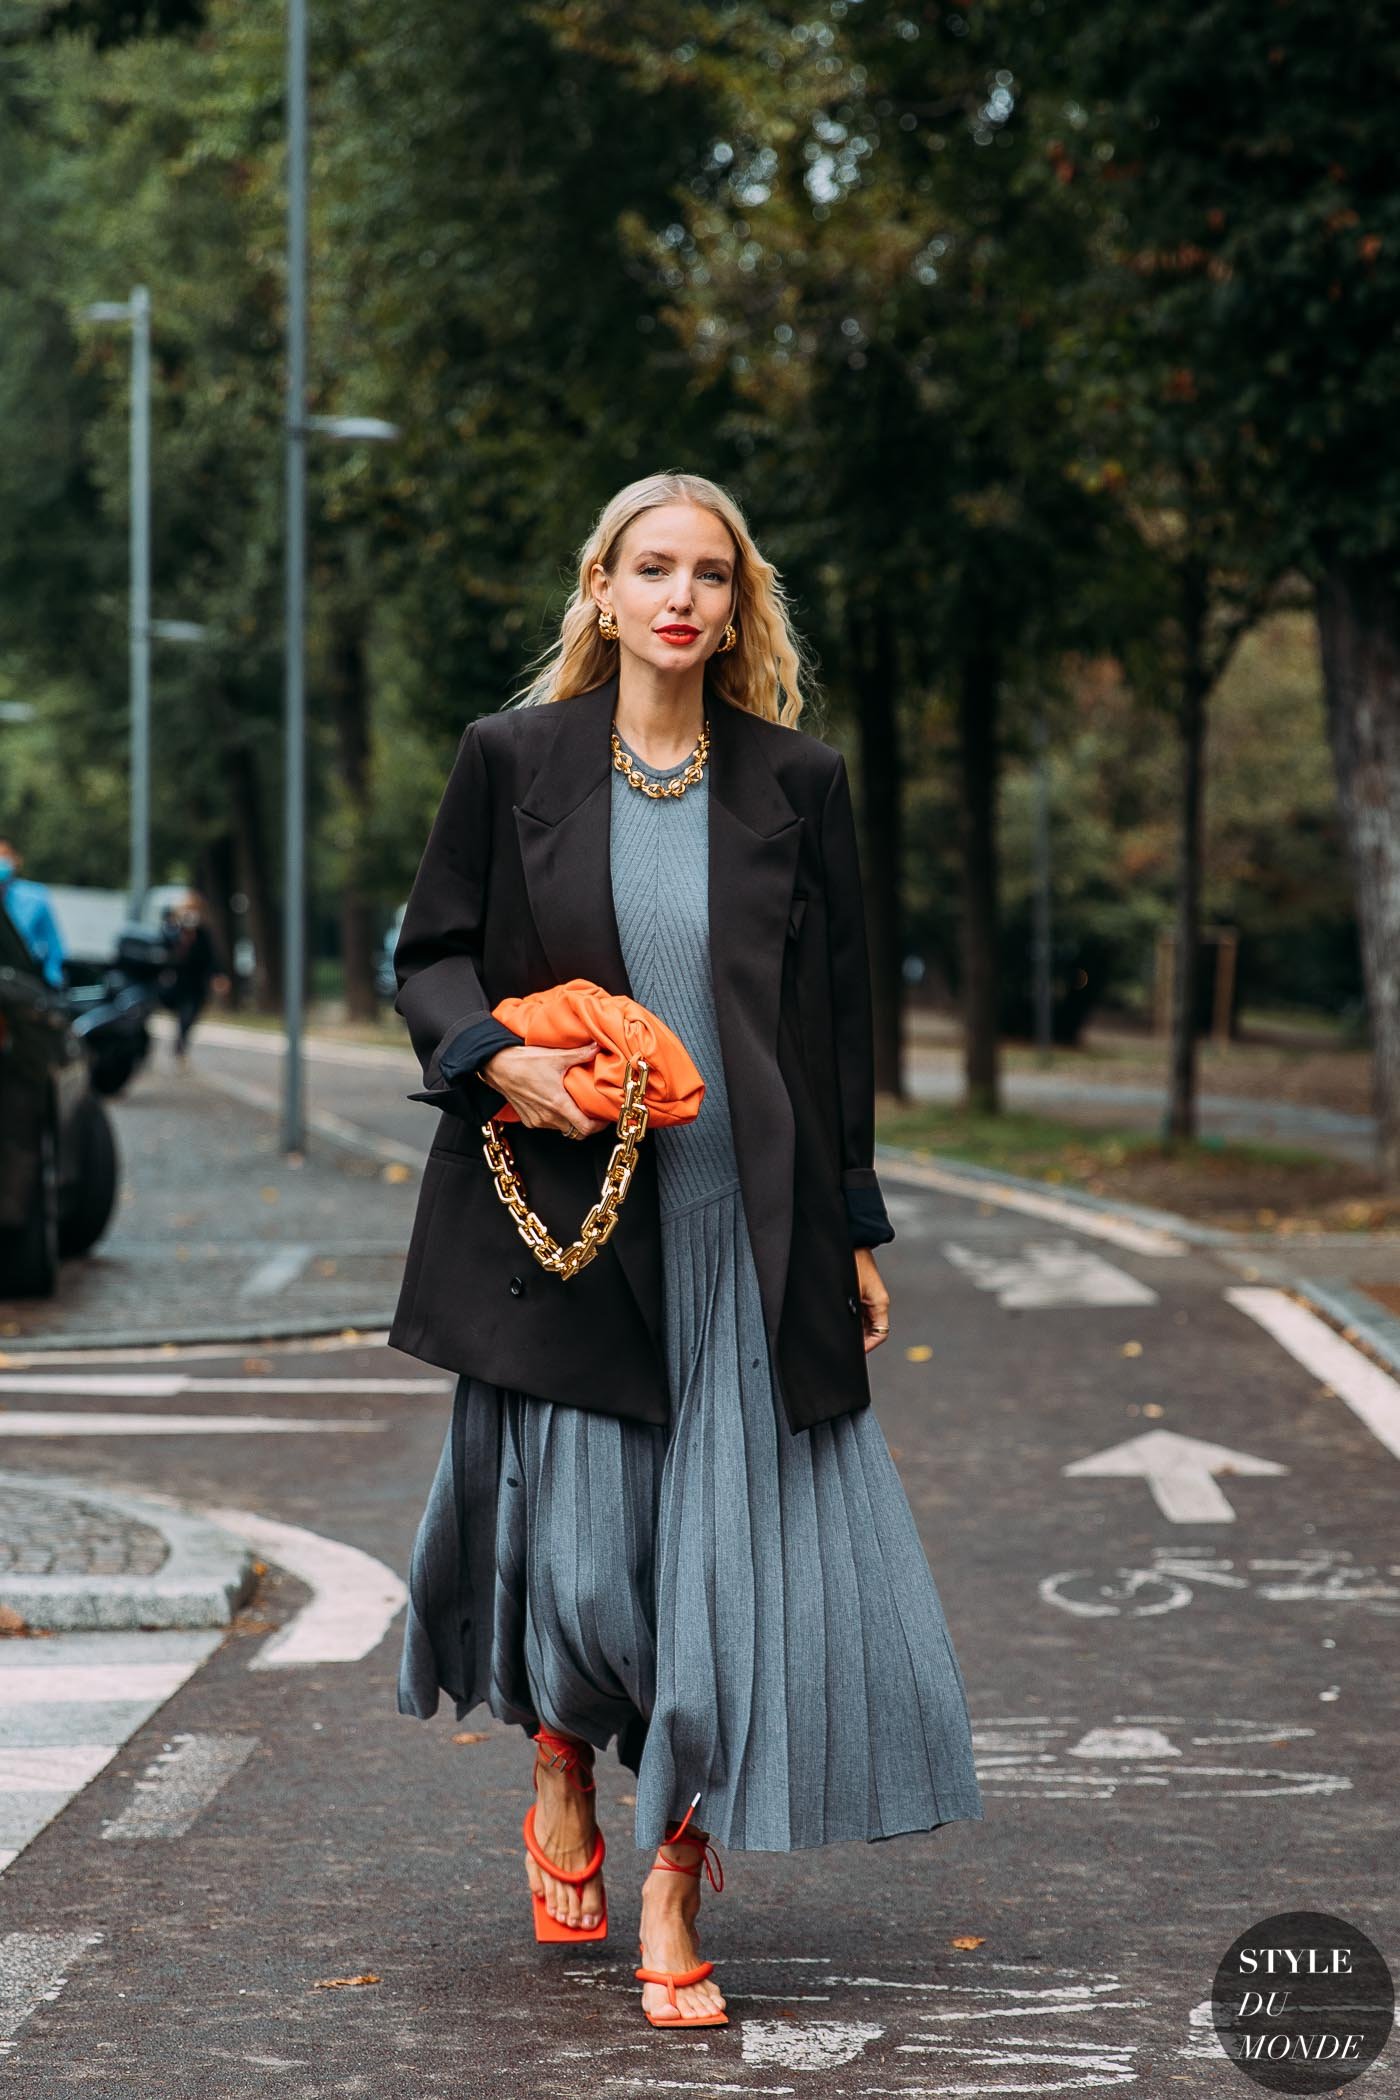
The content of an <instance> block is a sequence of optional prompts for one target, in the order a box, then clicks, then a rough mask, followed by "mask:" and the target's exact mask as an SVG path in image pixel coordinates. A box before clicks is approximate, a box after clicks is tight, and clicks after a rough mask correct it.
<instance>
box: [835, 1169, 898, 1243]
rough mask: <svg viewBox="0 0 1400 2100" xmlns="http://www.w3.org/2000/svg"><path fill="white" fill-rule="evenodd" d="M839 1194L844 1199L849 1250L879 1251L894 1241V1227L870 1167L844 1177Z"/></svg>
mask: <svg viewBox="0 0 1400 2100" xmlns="http://www.w3.org/2000/svg"><path fill="white" fill-rule="evenodd" d="M842 1194H843V1195H844V1196H845V1198H846V1218H847V1222H848V1223H849V1225H850V1228H851V1245H852V1246H853V1247H883V1246H884V1244H885V1242H886V1241H887V1240H892V1239H893V1238H894V1227H893V1225H891V1223H890V1220H889V1213H888V1212H887V1211H886V1209H885V1199H884V1197H883V1196H882V1195H881V1193H880V1183H879V1179H878V1177H877V1175H876V1173H875V1169H874V1168H873V1167H860V1168H853V1169H852V1170H851V1171H850V1172H849V1173H847V1174H846V1175H845V1176H844V1178H843V1181H842Z"/></svg>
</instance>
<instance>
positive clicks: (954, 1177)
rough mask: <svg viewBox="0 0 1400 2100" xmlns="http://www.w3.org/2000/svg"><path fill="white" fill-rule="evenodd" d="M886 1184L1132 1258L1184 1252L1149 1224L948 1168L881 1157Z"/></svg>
mask: <svg viewBox="0 0 1400 2100" xmlns="http://www.w3.org/2000/svg"><path fill="white" fill-rule="evenodd" d="M886 1177H888V1178H889V1179H890V1180H891V1181H894V1182H899V1181H907V1182H913V1183H914V1184H915V1186H917V1187H919V1188H929V1189H941V1190H942V1191H943V1192H944V1193H945V1194H947V1195H950V1196H967V1197H969V1198H971V1200H972V1201H973V1202H975V1203H994V1204H997V1205H998V1206H999V1207H1000V1208H1001V1209H1002V1210H1020V1211H1024V1212H1026V1214H1027V1215H1028V1216H1029V1217H1033V1218H1049V1219H1050V1220H1052V1222H1053V1223H1054V1224H1056V1225H1066V1226H1068V1227H1069V1228H1070V1230H1071V1231H1072V1232H1075V1233H1077V1234H1078V1235H1079V1236H1080V1238H1082V1239H1091V1240H1110V1241H1111V1242H1112V1243H1113V1245H1114V1246H1115V1247H1122V1248H1124V1249H1125V1250H1126V1251H1127V1252H1128V1253H1131V1254H1153V1255H1169V1254H1185V1253H1186V1252H1187V1245H1186V1242H1185V1241H1184V1240H1180V1239H1177V1238H1176V1236H1175V1235H1174V1234H1173V1233H1170V1232H1164V1231H1162V1230H1160V1229H1159V1228H1158V1227H1156V1226H1154V1225H1140V1224H1138V1223H1137V1221H1136V1220H1135V1219H1133V1218H1125V1217H1120V1216H1119V1215H1118V1214H1117V1213H1116V1212H1113V1211H1098V1210H1090V1209H1088V1207H1087V1206H1085V1207H1082V1208H1081V1206H1080V1205H1078V1204H1076V1203H1067V1202H1066V1201H1065V1200H1064V1198H1063V1197H1062V1196H1049V1195H1047V1196H1042V1195H1040V1194H1038V1193H1037V1191H1035V1190H1034V1189H1018V1188H1011V1187H1009V1186H1008V1185H1007V1184H1006V1183H1005V1182H1000V1181H983V1180H982V1179H981V1178H980V1177H979V1178H977V1179H976V1180H974V1179H973V1177H972V1176H971V1175H964V1174H957V1173H954V1172H952V1171H951V1170H950V1169H949V1168H947V1167H935V1166H934V1165H933V1164H932V1163H931V1162H930V1161H927V1160H900V1161H898V1162H896V1161H892V1160H887V1159H882V1160H881V1161H880V1178H881V1180H884V1179H885V1178H886Z"/></svg>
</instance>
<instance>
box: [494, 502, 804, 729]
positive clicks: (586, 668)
mask: <svg viewBox="0 0 1400 2100" xmlns="http://www.w3.org/2000/svg"><path fill="white" fill-rule="evenodd" d="M665 503H693V504H695V505H697V506H698V507H699V508H700V509H701V510H708V511H712V512H713V513H714V515H715V516H716V517H717V518H718V519H719V520H720V521H721V523H722V524H723V525H725V526H726V527H727V528H728V531H729V534H730V537H731V538H732V539H733V542H734V545H735V548H736V550H737V559H736V567H735V597H734V610H733V612H732V614H731V615H730V617H731V619H732V620H733V623H734V626H735V628H736V630H737V631H738V636H739V639H738V641H737V642H736V643H735V645H734V647H733V648H732V649H729V650H726V651H724V652H723V653H719V652H716V653H715V654H713V655H711V656H710V657H709V659H708V660H707V664H706V669H707V672H708V673H709V674H710V675H711V676H712V677H713V679H714V682H715V686H716V688H717V690H718V691H719V693H720V694H721V695H722V697H723V698H724V699H726V700H728V701H729V702H731V704H732V705H733V706H735V707H741V708H743V709H745V710H746V712H747V713H749V714H751V715H761V716H762V717H763V718H764V719H765V720H766V721H769V722H780V723H781V724H782V725H783V727H784V728H785V729H793V728H795V727H796V726H797V720H798V717H799V715H800V714H801V713H802V710H803V708H804V707H805V706H806V705H807V701H808V698H809V696H811V695H812V693H813V689H814V683H815V681H814V678H813V669H812V661H811V658H810V655H809V652H808V650H807V647H806V645H805V643H804V642H803V641H802V640H801V639H800V638H799V636H798V635H797V633H796V631H795V629H794V627H793V624H792V616H791V613H790V611H789V608H788V602H787V597H786V594H785V593H784V590H783V586H782V583H781V580H780V578H779V575H778V571H777V570H776V569H775V568H774V566H773V564H772V562H770V561H765V560H764V558H763V556H762V555H761V554H760V553H759V551H758V548H757V546H756V545H755V543H754V538H753V534H752V533H751V532H750V531H749V528H748V525H747V524H746V523H745V520H744V514H743V512H742V511H741V510H740V508H739V506H738V504H737V503H736V502H735V500H734V498H733V497H732V496H731V495H730V494H729V491H728V490H727V489H723V488H721V487H720V485H719V483H718V482H715V481H710V480H708V479H707V478H706V476H705V475H703V474H684V473H663V474H647V475H644V476H643V477H642V479H641V480H640V481H629V482H628V484H627V486H626V487H625V488H621V489H619V490H618V492H617V494H616V495H615V496H613V497H612V498H611V499H610V500H609V501H608V502H607V503H605V504H604V506H603V508H602V510H601V511H600V512H599V514H598V517H597V519H596V520H595V522H594V525H593V529H592V531H591V532H590V533H589V535H588V538H587V539H586V540H585V541H584V543H583V546H582V547H581V548H580V549H579V555H578V579H577V582H576V583H575V585H574V589H573V592H572V594H571V596H570V598H569V602H568V604H567V605H566V606H565V608H564V617H563V619H562V621H561V622H560V627H559V635H558V639H557V640H556V641H555V642H554V643H553V644H552V645H551V646H550V647H549V648H548V649H547V650H546V651H545V652H544V655H543V657H542V658H540V659H537V660H536V666H535V669H534V673H533V676H532V677H531V678H530V679H529V680H528V681H527V683H526V684H525V685H524V686H523V687H522V688H521V689H520V690H519V691H518V692H516V693H513V694H512V695H511V698H510V699H509V701H508V702H507V703H506V704H507V706H510V707H537V706H540V705H542V704H543V703H544V702H545V701H549V700H568V699H571V698H572V697H573V695H574V694H575V693H586V692H588V691H590V690H591V688H592V687H594V686H597V685H601V684H602V683H603V680H604V679H605V678H607V677H609V676H610V675H611V674H612V672H614V671H615V670H616V669H617V652H618V644H617V643H616V642H615V641H611V642H610V641H607V640H605V639H604V637H603V636H602V635H601V634H600V633H599V631H598V607H597V604H596V602H595V600H594V597H593V592H592V588H591V584H590V577H591V575H592V571H593V564H594V563H595V562H601V563H602V565H603V567H604V568H605V569H606V570H607V572H608V574H609V575H610V576H611V575H613V574H614V573H615V571H616V568H617V561H618V554H619V550H620V547H621V543H622V536H623V534H624V533H625V532H626V530H627V528H628V526H629V525H630V524H631V523H632V521H633V520H634V519H635V518H639V517H641V515H642V514H643V512H644V511H649V510H657V509H659V508H660V506H661V505H662V504H665ZM804 687H805V688H806V691H804Z"/></svg>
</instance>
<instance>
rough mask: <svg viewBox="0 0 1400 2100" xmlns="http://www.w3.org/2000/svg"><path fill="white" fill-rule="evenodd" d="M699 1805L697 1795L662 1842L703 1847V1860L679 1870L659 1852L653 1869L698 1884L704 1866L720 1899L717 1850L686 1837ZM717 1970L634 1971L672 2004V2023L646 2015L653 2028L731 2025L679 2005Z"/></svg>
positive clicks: (724, 2016)
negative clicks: (680, 1995) (684, 1993)
mask: <svg viewBox="0 0 1400 2100" xmlns="http://www.w3.org/2000/svg"><path fill="white" fill-rule="evenodd" d="M699 1801H700V1796H699V1795H698V1794H697V1795H696V1796H695V1799H694V1801H692V1802H691V1804H690V1806H689V1808H688V1809H687V1810H686V1812H685V1814H684V1815H683V1816H682V1817H681V1822H680V1828H679V1830H677V1832H676V1834H675V1836H674V1837H668V1838H664V1839H663V1840H662V1843H663V1844H667V1845H679V1844H682V1843H684V1844H687V1845H698V1846H699V1847H700V1857H699V1859H697V1860H696V1862H695V1864H694V1866H693V1867H682V1866H678V1865H677V1863H676V1861H675V1860H673V1859H663V1858H662V1856H661V1854H660V1852H658V1853H657V1855H656V1858H655V1860H654V1861H653V1863H652V1864H653V1866H657V1867H669V1868H670V1870H671V1872H672V1873H673V1874H693V1875H694V1876H695V1878H696V1880H697V1881H698V1880H699V1878H700V1869H701V1866H702V1865H703V1867H704V1869H705V1872H706V1874H707V1875H708V1876H709V1882H710V1887H711V1888H712V1889H713V1890H714V1892H715V1894H716V1895H718V1894H719V1892H720V1890H721V1889H722V1888H723V1887H724V1868H723V1866H721V1865H720V1857H719V1850H718V1847H716V1846H712V1845H711V1843H710V1840H709V1839H708V1838H694V1837H692V1838H688V1837H686V1836H685V1834H684V1833H685V1826H686V1824H687V1823H688V1822H689V1821H690V1819H691V1817H692V1816H693V1815H694V1813H695V1810H696V1808H697V1806H698V1805H699ZM711 1852H713V1853H714V1856H715V1857H714V1866H711V1864H710V1854H711ZM715 1867H718V1868H719V1879H718V1881H716V1879H715ZM637 1951H638V1953H640V1952H641V1942H640V1940H639V1941H638V1943H637ZM714 1966H715V1965H714V1963H713V1962H712V1961H702V1962H697V1963H696V1965H695V1967H694V1968H693V1969H634V1970H633V1971H632V1973H633V1975H634V1976H637V1977H640V1979H641V1981H642V1982H643V1983H664V1984H665V1986H666V1995H667V1997H668V1998H669V1999H670V2001H671V2006H672V2017H671V2018H670V2019H662V2018H658V2017H657V2015H656V2014H655V2013H651V2012H649V2013H647V2018H648V2019H649V2020H650V2022H651V2024H652V2026H653V2027H727V2026H728V2025H729V2015H728V2013H727V2012H707V2013H683V2012H682V2011H681V2010H680V2007H679V2005H678V2004H677V2002H676V1992H677V1991H678V1990H684V1989H685V1987H686V1985H687V1984H690V1983H703V1982H704V1980H705V1978H706V1977H707V1976H708V1975H710V1974H711V1972H712V1971H713V1969H714ZM642 2010H643V2012H646V2007H645V2006H643V2007H642Z"/></svg>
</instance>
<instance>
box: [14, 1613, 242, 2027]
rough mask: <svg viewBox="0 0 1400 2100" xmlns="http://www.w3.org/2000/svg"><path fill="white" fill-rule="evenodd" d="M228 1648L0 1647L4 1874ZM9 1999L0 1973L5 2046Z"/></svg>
mask: <svg viewBox="0 0 1400 2100" xmlns="http://www.w3.org/2000/svg"><path fill="white" fill-rule="evenodd" d="M222 1639H223V1633H222V1631H221V1630H218V1629H210V1630H209V1631H207V1632H198V1633H63V1634H55V1635H51V1636H48V1637H46V1638H45V1639H43V1640H37V1641H5V1642H0V1730H3V1737H4V1747H3V1748H0V1873H3V1871H4V1870H5V1868H7V1867H8V1866H10V1864H11V1863H12V1862H13V1861H14V1860H16V1859H17V1858H18V1857H19V1855H20V1853H21V1852H22V1851H23V1850H24V1848H25V1846H26V1845H28V1844H30V1843H31V1842H32V1841H33V1839H34V1838H36V1837H37V1836H38V1835H39V1832H40V1831H41V1830H43V1829H45V1828H46V1827H47V1825H48V1824H50V1823H51V1822H52V1821H53V1819H54V1817H55V1816H57V1815H59V1814H60V1813H61V1811H62V1810H63V1809H64V1808H65V1807H66V1806H67V1804H68V1803H69V1801H71V1800H72V1798H73V1796H74V1795H75V1794H77V1793H80V1792H81V1791H82V1789H83V1788H84V1787H85V1786H87V1785H89V1784H90V1783H91V1781H92V1780H93V1779H95V1778H96V1777H97V1775H98V1773H99V1772H101V1771H103V1770H104V1769H105V1768H106V1766H107V1765H109V1764H110V1763H111V1761H112V1759H113V1758H114V1757H116V1756H117V1755H118V1753H119V1752H120V1750H121V1748H122V1745H123V1744H124V1743H125V1742H126V1741H127V1740H128V1739H129V1738H130V1737H131V1736H132V1735H133V1734H134V1733H135V1732H136V1730H137V1729H138V1728H140V1727H142V1726H143V1725H144V1723H145V1722H147V1721H148V1720H149V1719H150V1717H151V1715H152V1714H153V1713H155V1712H156V1711H157V1710H158V1709H159V1708H160V1707H162V1706H163V1705H164V1704H165V1702H166V1701H167V1700H168V1699H169V1698H171V1697H172V1696H173V1694H174V1693H176V1692H177V1691H178V1690H179V1689H180V1687H181V1685H182V1684H184V1683H185V1682H186V1680H187V1679H188V1678H189V1677H191V1676H192V1675H193V1674H194V1672H195V1671H196V1670H197V1669H198V1668H199V1666H200V1664H201V1663H203V1662H205V1661H206V1660H207V1659H208V1657H209V1656H210V1655H212V1654H213V1652H214V1650H215V1649H216V1648H217V1647H218V1646H219V1643H220V1642H221V1641H222ZM16 1937H23V1936H22V1935H16ZM2 1944H3V1943H0V1945H2ZM5 1998H6V1986H5V1978H4V1973H3V1968H2V1967H0V2037H3V2035H4V2034H5V2032H6V2031H7V2030H6V2028H5V2024H4V2006H5Z"/></svg>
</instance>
